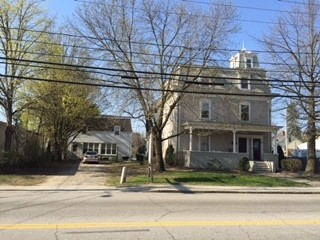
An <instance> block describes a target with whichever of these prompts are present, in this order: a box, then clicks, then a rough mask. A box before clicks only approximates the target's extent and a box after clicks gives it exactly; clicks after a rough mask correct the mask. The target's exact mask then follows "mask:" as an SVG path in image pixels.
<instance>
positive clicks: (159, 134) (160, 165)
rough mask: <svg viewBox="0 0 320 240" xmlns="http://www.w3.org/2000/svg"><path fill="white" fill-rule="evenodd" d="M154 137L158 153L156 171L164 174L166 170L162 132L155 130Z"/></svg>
mask: <svg viewBox="0 0 320 240" xmlns="http://www.w3.org/2000/svg"><path fill="white" fill-rule="evenodd" d="M153 136H154V145H155V153H156V170H157V171H158V172H164V171H165V170H166V168H165V165H164V160H163V156H162V131H161V130H159V129H155V130H154V131H153Z"/></svg>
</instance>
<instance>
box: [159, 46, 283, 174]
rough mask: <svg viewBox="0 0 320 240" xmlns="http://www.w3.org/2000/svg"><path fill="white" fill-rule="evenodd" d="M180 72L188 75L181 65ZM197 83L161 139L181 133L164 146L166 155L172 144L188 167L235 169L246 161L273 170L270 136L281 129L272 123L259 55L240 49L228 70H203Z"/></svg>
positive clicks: (273, 146) (274, 159)
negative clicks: (244, 159)
mask: <svg viewBox="0 0 320 240" xmlns="http://www.w3.org/2000/svg"><path fill="white" fill-rule="evenodd" d="M195 69H196V67H195ZM189 71H190V70H189ZM178 73H179V74H181V75H182V76H185V75H186V74H187V72H186V70H185V69H184V68H183V67H181V68H180V69H179V70H178ZM179 80H180V81H183V79H179ZM197 80H198V82H199V83H198V84H192V86H191V88H189V89H188V92H192V91H194V93H187V94H185V96H184V97H183V98H182V100H181V101H180V102H179V105H178V106H177V107H176V108H175V110H174V112H173V114H172V115H171V119H170V122H169V124H168V125H167V126H166V128H165V129H164V132H163V137H164V138H167V137H168V136H171V135H175V134H178V133H181V135H179V136H178V137H175V138H170V139H168V140H167V141H165V142H164V145H163V149H164V151H165V150H166V148H167V147H168V145H169V144H172V145H173V147H174V149H175V152H176V153H177V156H178V158H179V159H180V161H183V162H184V165H185V166H187V167H195V168H208V166H210V164H211V162H212V161H218V162H219V164H221V165H222V167H223V168H228V169H236V168H238V166H239V160H240V159H241V158H242V157H247V158H249V159H250V160H252V164H254V163H255V162H265V163H267V164H268V166H269V167H270V169H271V170H272V171H274V170H275V169H276V168H277V167H278V165H277V164H278V156H277V154H276V152H275V151H274V150H275V149H276V144H277V143H276V140H275V137H273V136H276V134H277V131H278V129H279V127H277V126H273V125H272V124H271V100H272V94H271V90H270V87H269V84H268V81H267V80H266V71H265V70H264V69H262V68H260V66H259V61H258V55H257V54H256V53H254V52H250V51H247V50H241V51H240V52H239V53H237V54H236V55H235V56H234V57H232V58H231V61H230V68H219V67H206V68H205V69H203V70H202V72H201V75H200V76H199V77H198V79H197ZM177 84H179V83H177ZM199 92H201V93H199ZM173 97H174V96H173ZM169 106H170V101H169V102H168V107H169Z"/></svg>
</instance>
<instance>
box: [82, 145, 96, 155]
mask: <svg viewBox="0 0 320 240" xmlns="http://www.w3.org/2000/svg"><path fill="white" fill-rule="evenodd" d="M87 151H96V152H97V153H99V143H83V153H86V152H87Z"/></svg>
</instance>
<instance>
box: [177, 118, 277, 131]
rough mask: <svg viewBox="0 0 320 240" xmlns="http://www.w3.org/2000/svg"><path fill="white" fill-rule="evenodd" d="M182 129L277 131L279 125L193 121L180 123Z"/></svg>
mask: <svg viewBox="0 0 320 240" xmlns="http://www.w3.org/2000/svg"><path fill="white" fill-rule="evenodd" d="M182 126H183V127H184V129H190V128H192V130H196V129H198V130H201V129H202V130H203V129H206V130H220V131H237V132H238V131H243V132H266V133H270V132H277V131H278V130H279V129H280V128H281V127H279V126H266V125H256V124H250V123H222V122H203V121H201V122H200V121H194V122H186V123H184V124H182Z"/></svg>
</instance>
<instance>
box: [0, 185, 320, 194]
mask: <svg viewBox="0 0 320 240" xmlns="http://www.w3.org/2000/svg"><path fill="white" fill-rule="evenodd" d="M5 191H121V192H145V193H184V194H194V193H239V194H246V193H247V194H320V187H275V188H273V187H230V186H228V187H224V186H195V185H156V184H148V185H144V186H138V187H109V186H101V185H96V186H95V185H69V186H53V185H51V186H43V185H41V186H25V187H24V186H9V185H0V192H5Z"/></svg>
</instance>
